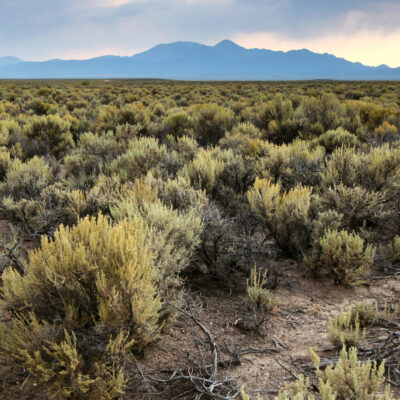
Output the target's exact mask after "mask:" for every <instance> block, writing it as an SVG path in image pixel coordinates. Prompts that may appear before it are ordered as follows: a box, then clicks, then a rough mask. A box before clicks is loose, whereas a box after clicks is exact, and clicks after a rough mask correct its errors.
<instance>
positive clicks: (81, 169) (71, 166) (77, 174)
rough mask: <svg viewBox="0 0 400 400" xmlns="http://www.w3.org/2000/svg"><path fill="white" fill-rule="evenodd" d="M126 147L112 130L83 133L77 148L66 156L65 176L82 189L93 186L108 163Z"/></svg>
mask: <svg viewBox="0 0 400 400" xmlns="http://www.w3.org/2000/svg"><path fill="white" fill-rule="evenodd" d="M124 147H125V146H124V144H123V143H121V142H117V140H116V138H115V136H114V134H113V133H112V132H107V133H104V134H93V133H91V132H87V133H84V134H82V135H81V136H80V138H79V142H78V146H77V147H76V149H74V151H73V152H71V153H70V154H68V155H67V156H66V157H65V158H64V166H65V177H66V179H67V180H68V181H69V184H70V185H71V186H72V187H75V188H80V189H85V188H87V187H90V186H92V185H93V184H94V181H95V180H96V178H97V176H98V175H99V174H101V173H102V172H103V171H104V170H105V169H106V168H107V166H108V164H109V163H111V162H112V161H113V160H114V159H115V158H117V157H118V156H119V155H120V154H121V153H123V151H124Z"/></svg>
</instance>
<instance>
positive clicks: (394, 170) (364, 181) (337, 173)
mask: <svg viewBox="0 0 400 400" xmlns="http://www.w3.org/2000/svg"><path fill="white" fill-rule="evenodd" d="M399 165H400V148H391V147H390V146H389V145H387V144H386V145H383V146H380V147H374V148H372V149H371V151H370V152H369V153H365V154H364V153H357V152H356V151H355V149H354V148H343V147H341V148H339V149H337V150H335V151H334V152H333V153H332V156H331V158H330V159H329V161H328V162H327V165H326V169H325V171H324V172H323V174H322V185H323V186H324V187H325V188H326V187H332V186H334V185H339V184H340V183H343V184H344V185H346V186H349V187H353V186H356V185H359V186H363V187H365V188H366V189H368V190H370V191H375V192H377V191H381V190H384V189H385V188H386V187H387V185H388V183H389V182H390V181H391V180H392V179H394V177H397V176H398V174H399Z"/></svg>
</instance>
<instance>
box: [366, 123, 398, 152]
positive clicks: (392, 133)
mask: <svg viewBox="0 0 400 400" xmlns="http://www.w3.org/2000/svg"><path fill="white" fill-rule="evenodd" d="M358 136H359V137H360V140H362V141H363V142H366V143H367V144H368V145H370V146H380V145H382V144H384V143H393V142H395V141H397V140H400V135H399V132H398V129H397V127H396V126H395V125H392V124H390V123H389V122H387V121H383V123H382V125H380V126H378V127H376V128H375V129H373V130H371V129H368V128H365V129H363V130H362V131H361V132H360V133H359V134H358Z"/></svg>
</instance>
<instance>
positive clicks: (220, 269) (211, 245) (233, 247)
mask: <svg viewBox="0 0 400 400" xmlns="http://www.w3.org/2000/svg"><path fill="white" fill-rule="evenodd" d="M201 217H202V220H203V224H204V229H203V232H202V234H201V245H200V248H199V250H198V256H199V260H198V261H199V262H198V263H197V264H200V269H203V270H206V271H207V272H208V273H211V274H212V275H213V276H214V277H216V278H218V279H221V280H223V281H225V282H226V281H227V280H228V279H230V278H231V277H232V274H234V273H235V272H237V271H244V272H246V273H248V272H249V263H252V262H255V261H256V260H255V257H256V255H257V251H258V252H260V243H258V242H257V241H256V240H254V241H253V237H252V235H251V234H249V233H247V232H246V230H245V229H244V228H246V227H245V225H244V224H242V223H241V220H236V219H235V218H234V217H232V216H230V215H229V214H228V213H227V212H226V211H225V210H224V209H223V208H222V207H220V206H218V205H217V204H216V203H215V202H214V201H212V202H210V204H209V205H208V206H206V207H204V209H203V211H202V214H201ZM264 255H265V254H264Z"/></svg>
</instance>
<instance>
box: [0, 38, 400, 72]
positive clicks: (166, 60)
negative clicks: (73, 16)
mask: <svg viewBox="0 0 400 400" xmlns="http://www.w3.org/2000/svg"><path fill="white" fill-rule="evenodd" d="M2 60H4V62H3V63H2ZM0 78H1V79H35V78H38V79H46V78H48V79H51V78H56V79H63V78H64V79H68V78H84V79H86V78H164V79H182V80H307V79H338V80H340V79H345V80H346V79H347V80H351V79H354V80H398V79H400V67H399V68H390V67H388V66H387V65H385V64H382V65H379V66H377V67H372V66H367V65H364V64H362V63H360V62H350V61H348V60H346V59H344V58H340V57H336V56H335V55H333V54H328V53H324V54H320V53H314V52H312V51H310V50H308V49H300V50H289V51H286V52H284V51H274V50H268V49H257V48H254V49H247V48H244V47H242V46H240V45H238V44H236V43H234V42H233V41H231V40H229V39H225V40H222V41H221V42H219V43H217V44H216V45H214V46H209V45H204V44H201V43H197V42H185V41H178V42H173V43H166V44H163V43H161V44H158V45H156V46H154V47H152V48H150V49H148V50H146V51H143V52H141V53H137V54H134V55H132V56H117V55H104V56H99V57H94V58H89V59H86V60H62V59H53V60H48V61H22V60H20V59H18V58H15V57H0Z"/></svg>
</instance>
